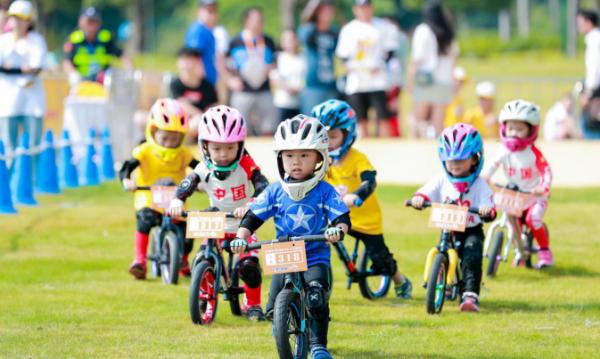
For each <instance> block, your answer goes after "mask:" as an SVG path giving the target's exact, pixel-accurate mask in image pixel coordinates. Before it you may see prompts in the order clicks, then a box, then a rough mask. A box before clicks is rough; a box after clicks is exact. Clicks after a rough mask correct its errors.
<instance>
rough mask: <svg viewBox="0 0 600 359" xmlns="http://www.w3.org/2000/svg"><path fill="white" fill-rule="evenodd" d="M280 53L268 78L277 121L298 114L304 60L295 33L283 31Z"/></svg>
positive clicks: (304, 70)
mask: <svg viewBox="0 0 600 359" xmlns="http://www.w3.org/2000/svg"><path fill="white" fill-rule="evenodd" d="M280 46H281V50H282V51H281V52H279V54H277V67H276V68H275V69H273V70H272V71H271V73H270V74H269V77H270V79H271V85H272V87H273V90H274V91H273V103H274V104H275V107H277V109H278V110H279V120H280V121H284V120H286V119H288V118H292V117H294V116H296V115H297V114H299V113H300V92H301V91H302V89H303V88H304V79H305V76H306V59H305V58H304V56H302V55H301V54H300V48H299V44H298V38H297V37H296V32H295V31H294V30H291V29H287V30H284V31H283V33H282V34H281V40H280Z"/></svg>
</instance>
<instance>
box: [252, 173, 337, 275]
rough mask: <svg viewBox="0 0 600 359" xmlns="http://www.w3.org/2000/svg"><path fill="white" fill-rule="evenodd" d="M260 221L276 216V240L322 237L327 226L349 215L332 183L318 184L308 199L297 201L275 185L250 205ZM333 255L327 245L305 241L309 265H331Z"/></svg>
mask: <svg viewBox="0 0 600 359" xmlns="http://www.w3.org/2000/svg"><path fill="white" fill-rule="evenodd" d="M250 210H251V211H252V212H253V213H254V214H255V215H256V216H257V217H258V218H260V219H261V220H263V221H266V220H267V219H269V218H271V217H274V220H275V229H276V232H277V237H284V236H305V235H311V234H322V233H324V232H325V229H326V228H327V225H328V224H329V223H331V222H332V221H333V220H335V219H336V218H338V217H339V216H341V215H343V214H345V213H348V212H349V210H348V207H346V205H345V204H344V202H342V199H341V198H340V196H339V194H338V193H337V192H336V190H335V189H334V188H333V186H331V185H330V184H329V183H327V182H325V181H321V182H319V183H318V184H317V185H316V186H315V188H313V189H312V190H311V191H310V192H308V194H307V195H306V197H304V198H303V199H302V200H300V201H294V200H293V199H291V198H290V196H289V195H288V194H287V193H286V192H285V190H284V189H283V188H282V187H281V183H280V182H276V183H272V184H270V185H269V187H267V189H265V190H264V192H263V193H261V194H260V195H259V196H258V197H257V198H256V200H255V201H254V202H252V203H251V204H250ZM330 256H331V252H330V249H329V244H327V243H325V242H306V259H307V261H308V266H309V267H312V266H314V265H317V264H325V265H329V264H330Z"/></svg>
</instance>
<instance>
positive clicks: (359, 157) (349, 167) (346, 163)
mask: <svg viewBox="0 0 600 359" xmlns="http://www.w3.org/2000/svg"><path fill="white" fill-rule="evenodd" d="M365 171H375V169H374V168H373V165H372V164H371V162H369V159H368V158H367V156H365V155H364V154H363V153H362V152H360V151H358V150H356V149H354V148H350V150H348V153H347V154H346V156H344V158H342V159H341V161H339V162H336V163H333V164H332V165H331V166H330V167H329V170H328V171H327V174H326V175H325V180H326V181H327V182H329V184H331V185H332V186H334V187H335V189H336V190H337V191H338V192H339V193H340V196H342V197H343V196H344V195H345V194H346V193H352V192H354V191H356V190H357V189H358V187H360V185H361V183H362V180H361V178H360V174H361V173H363V172H365ZM350 220H351V221H352V230H355V231H357V232H360V233H365V234H370V235H377V234H382V233H383V223H382V222H383V220H382V216H381V207H380V206H379V200H378V199H377V193H376V192H373V193H372V194H371V195H370V196H369V197H367V199H366V200H365V202H364V203H363V204H362V206H360V207H353V208H351V209H350Z"/></svg>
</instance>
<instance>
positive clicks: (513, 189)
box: [494, 183, 532, 194]
mask: <svg viewBox="0 0 600 359" xmlns="http://www.w3.org/2000/svg"><path fill="white" fill-rule="evenodd" d="M494 186H496V187H500V188H505V189H508V190H511V191H515V192H519V193H524V194H532V192H531V191H524V190H522V189H520V188H519V186H517V185H515V184H512V183H508V184H506V185H501V184H500V183H494Z"/></svg>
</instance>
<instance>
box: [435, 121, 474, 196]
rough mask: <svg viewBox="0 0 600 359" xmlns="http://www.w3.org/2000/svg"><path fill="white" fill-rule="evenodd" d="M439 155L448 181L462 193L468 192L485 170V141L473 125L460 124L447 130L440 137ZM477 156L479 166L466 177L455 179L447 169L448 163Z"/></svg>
mask: <svg viewBox="0 0 600 359" xmlns="http://www.w3.org/2000/svg"><path fill="white" fill-rule="evenodd" d="M438 155H439V157H440V161H442V166H443V167H444V171H445V172H446V175H447V176H448V179H449V180H450V182H452V184H453V185H454V187H455V188H456V189H457V190H458V191H459V192H461V193H463V192H466V191H467V190H468V189H469V187H470V186H471V185H472V184H473V182H474V181H475V179H476V178H477V176H479V173H480V172H481V169H482V168H483V141H482V139H481V134H480V133H479V131H477V129H476V128H475V127H473V126H471V125H467V124H464V123H458V124H456V125H453V126H450V127H448V128H446V129H445V130H444V131H443V132H442V134H441V135H440V138H439V142H438ZM473 156H477V157H478V160H477V164H476V165H475V166H474V168H473V169H472V171H471V173H470V174H469V175H468V176H466V177H454V176H452V174H451V173H450V172H448V170H447V169H446V161H449V160H467V159H469V158H471V157H473Z"/></svg>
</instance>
